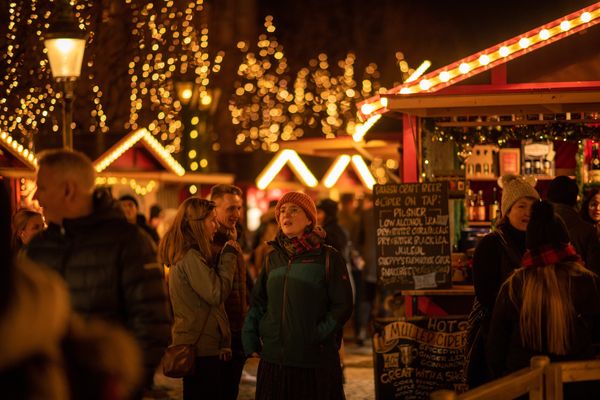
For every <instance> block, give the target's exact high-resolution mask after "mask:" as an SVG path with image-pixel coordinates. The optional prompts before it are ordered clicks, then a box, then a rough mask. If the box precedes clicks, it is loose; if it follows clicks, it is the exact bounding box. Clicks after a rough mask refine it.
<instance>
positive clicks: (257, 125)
mask: <svg viewBox="0 0 600 400" xmlns="http://www.w3.org/2000/svg"><path fill="white" fill-rule="evenodd" d="M264 26H265V28H266V31H267V33H266V34H262V35H260V36H259V38H258V42H257V43H256V47H255V49H254V50H253V51H250V46H249V45H248V44H247V43H245V42H240V43H238V46H237V47H238V48H239V49H240V50H241V51H242V53H243V54H244V59H243V61H242V63H241V64H240V65H239V66H238V72H237V73H238V76H239V79H238V81H236V82H235V95H234V96H233V98H232V100H231V102H230V106H229V110H230V113H231V120H232V123H233V125H234V128H235V130H236V133H237V135H236V141H235V142H236V144H237V145H239V146H242V147H243V148H244V149H245V150H247V151H251V150H255V149H263V150H266V151H272V152H276V151H278V150H279V145H278V143H277V142H278V141H288V140H295V139H298V138H300V137H303V136H305V135H307V134H309V135H313V136H314V135H323V136H325V137H326V138H333V137H337V136H341V135H352V134H354V131H355V127H356V106H355V103H356V100H357V99H359V98H361V97H362V98H366V97H368V96H371V95H373V94H374V93H377V91H378V90H380V89H381V88H380V85H379V83H378V82H377V81H376V79H378V78H379V71H378V69H377V65H376V64H373V63H371V64H369V65H367V67H366V68H365V70H364V73H363V79H362V80H361V82H360V83H359V82H357V81H356V80H355V75H356V74H355V67H354V64H355V61H356V57H355V55H354V54H351V53H349V54H347V56H346V57H345V58H344V59H343V60H340V61H339V62H337V67H338V68H339V71H340V72H339V73H338V74H335V73H333V72H332V71H331V66H332V63H331V62H330V60H329V57H328V56H327V54H324V53H321V54H319V55H318V57H317V58H315V59H312V60H309V62H308V65H307V66H305V67H302V68H300V69H299V70H298V72H297V73H296V74H295V76H293V74H292V72H291V71H290V67H289V65H288V63H287V59H286V57H285V52H284V48H283V46H282V45H281V44H280V43H279V42H278V41H277V40H276V39H275V38H274V37H272V35H269V34H270V33H272V32H274V31H275V30H276V27H275V25H274V23H273V17H271V16H267V17H266V19H265V24H264ZM399 55H401V53H398V54H397V57H400V56H399ZM401 58H402V60H403V55H402V57H401ZM411 72H412V71H411ZM407 73H408V71H407ZM379 106H381V104H379Z"/></svg>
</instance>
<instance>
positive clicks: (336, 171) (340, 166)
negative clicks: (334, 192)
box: [323, 154, 350, 189]
mask: <svg viewBox="0 0 600 400" xmlns="http://www.w3.org/2000/svg"><path fill="white" fill-rule="evenodd" d="M348 164H350V156H349V155H347V154H342V155H340V156H339V157H338V158H337V160H336V161H335V162H334V163H333V165H332V166H331V168H330V169H329V171H327V173H326V174H325V179H323V185H325V187H326V188H328V189H330V188H332V187H333V185H335V183H336V182H337V181H338V179H339V178H340V176H342V173H343V172H344V170H345V169H346V167H347V166H348Z"/></svg>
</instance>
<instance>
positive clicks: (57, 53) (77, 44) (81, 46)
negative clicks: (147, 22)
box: [44, 0, 87, 149]
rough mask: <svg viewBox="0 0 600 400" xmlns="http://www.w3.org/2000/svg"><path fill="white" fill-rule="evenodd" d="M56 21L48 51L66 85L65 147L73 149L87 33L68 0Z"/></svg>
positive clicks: (61, 2) (57, 11) (52, 65)
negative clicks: (78, 82) (75, 103)
mask: <svg viewBox="0 0 600 400" xmlns="http://www.w3.org/2000/svg"><path fill="white" fill-rule="evenodd" d="M55 4H56V8H55V10H54V12H53V13H52V14H54V15H55V17H54V19H53V22H52V23H51V24H50V27H49V28H48V32H46V36H45V38H44V46H45V47H46V51H47V52H48V60H49V61H50V69H51V70H52V76H53V77H54V79H55V80H56V81H57V82H59V83H62V85H63V110H62V117H63V118H62V119H63V147H64V148H66V149H73V132H72V129H71V123H72V121H73V99H74V97H75V93H74V91H73V88H74V85H75V81H76V80H77V78H78V77H79V75H81V64H82V62H83V52H84V50H85V42H86V39H87V35H86V33H85V32H84V31H82V30H81V29H79V24H78V21H77V19H76V18H75V15H74V14H73V9H72V8H71V5H70V4H69V2H68V0H57V1H56V3H55Z"/></svg>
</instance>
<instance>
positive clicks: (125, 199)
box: [119, 194, 140, 208]
mask: <svg viewBox="0 0 600 400" xmlns="http://www.w3.org/2000/svg"><path fill="white" fill-rule="evenodd" d="M119 201H131V202H133V204H135V207H136V208H140V205H139V203H138V201H137V199H136V198H135V197H133V196H132V195H130V194H124V195H123V196H121V197H119Z"/></svg>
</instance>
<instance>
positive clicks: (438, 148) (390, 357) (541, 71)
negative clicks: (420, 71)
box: [359, 2, 600, 398]
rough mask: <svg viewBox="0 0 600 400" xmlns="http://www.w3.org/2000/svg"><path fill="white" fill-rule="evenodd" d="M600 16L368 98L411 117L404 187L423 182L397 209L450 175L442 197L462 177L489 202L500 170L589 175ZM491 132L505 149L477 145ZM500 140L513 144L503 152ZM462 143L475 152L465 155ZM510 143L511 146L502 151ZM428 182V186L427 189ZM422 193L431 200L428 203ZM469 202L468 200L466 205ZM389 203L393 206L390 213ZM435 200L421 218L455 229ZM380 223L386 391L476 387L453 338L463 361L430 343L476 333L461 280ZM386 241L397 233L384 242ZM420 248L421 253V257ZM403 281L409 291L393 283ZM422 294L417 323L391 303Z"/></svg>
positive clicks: (380, 334)
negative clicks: (467, 320) (434, 362)
mask: <svg viewBox="0 0 600 400" xmlns="http://www.w3.org/2000/svg"><path fill="white" fill-rule="evenodd" d="M598 23H600V2H598V3H595V4H593V5H591V6H589V7H586V8H584V9H581V10H578V11H576V12H573V13H571V14H568V15H565V16H563V17H561V18H558V19H556V20H553V21H550V22H549V23H547V24H544V25H542V26H539V27H536V28H534V29H532V30H530V31H528V32H524V33H523V34H521V35H518V36H515V37H512V38H508V39H506V40H504V41H502V42H500V43H498V44H496V45H493V46H490V47H488V48H487V49H484V50H482V51H479V52H476V53H474V54H471V55H469V56H467V57H464V58H461V59H458V60H456V61H455V62H452V63H450V64H448V65H445V66H443V67H441V68H438V69H437V70H435V71H433V72H430V73H428V74H426V75H424V76H422V77H421V78H419V79H417V80H415V81H413V82H409V83H404V84H402V85H399V86H397V87H394V88H392V89H390V90H388V91H387V92H386V93H384V94H380V95H377V96H375V97H372V98H370V99H367V100H365V101H364V102H362V103H361V104H359V108H360V110H361V116H362V119H363V120H365V121H368V120H369V119H370V118H374V117H376V116H378V115H387V116H395V117H397V118H401V119H402V120H403V121H404V131H403V143H402V150H403V157H402V162H403V168H402V182H403V185H397V186H398V187H397V188H395V189H393V190H397V193H407V192H410V193H416V194H413V195H412V197H414V198H416V200H415V199H411V200H407V201H408V203H406V204H403V206H404V207H399V206H398V205H397V206H396V209H398V210H401V212H399V214H403V213H406V212H408V211H410V210H412V209H413V208H414V209H415V210H416V209H417V208H418V207H421V209H425V208H426V207H425V206H424V205H425V204H427V202H433V200H432V198H433V197H432V195H431V193H429V192H430V190H431V189H430V188H429V187H428V186H427V182H432V183H433V182H439V183H440V184H442V183H443V185H447V186H448V189H443V187H440V188H438V189H440V190H439V192H436V193H435V194H436V195H440V194H441V195H442V197H443V196H444V193H446V195H445V196H447V197H446V198H445V199H444V200H443V201H442V203H447V202H448V197H451V196H449V195H448V194H447V193H450V191H452V189H453V188H452V187H451V183H454V184H456V186H455V187H454V189H455V190H456V191H458V192H462V197H463V198H464V196H465V191H466V190H467V189H468V188H469V187H470V188H477V189H479V190H482V192H487V193H485V194H484V197H483V198H482V201H484V202H485V203H489V202H490V201H491V198H492V189H493V188H496V180H497V178H498V176H499V175H501V174H502V173H503V172H507V171H510V172H513V173H523V174H532V175H534V177H535V178H536V179H537V180H538V190H539V191H540V192H541V194H542V195H543V194H544V190H543V189H544V185H545V184H547V183H548V182H549V181H550V180H551V179H552V178H553V177H554V176H556V175H558V174H566V175H572V176H576V177H577V178H578V179H579V180H580V182H581V181H582V180H583V179H584V178H583V179H582V176H584V175H585V173H584V172H585V164H586V163H587V162H588V161H589V149H590V147H591V144H588V145H587V146H586V145H585V144H583V145H581V146H578V143H577V141H578V140H580V139H596V140H597V139H598V138H600V81H598V80H597V79H598V76H600V55H598V54H597V52H596V51H591V49H594V48H595V47H596V46H597V43H599V42H600V29H598V28H597V27H596V26H597V24H598ZM550 44H552V45H551V46H549V45H550ZM486 81H487V82H486ZM481 82H483V83H481ZM432 139H433V140H432ZM525 139H526V140H525ZM569 140H571V142H569ZM490 141H491V142H492V143H491V145H493V146H495V147H494V148H491V149H488V148H483V147H481V148H477V147H475V146H474V145H476V144H481V143H486V142H487V143H489V142H490ZM441 142H447V143H449V146H446V147H443V146H442V145H440V144H439V143H441ZM532 145H538V149H537V150H539V149H540V148H542V149H543V151H542V152H541V154H539V155H537V154H534V153H533V152H532V151H531V147H528V146H532ZM539 145H543V146H539ZM500 146H502V147H503V148H509V150H510V151H509V152H503V151H502V150H501V149H500ZM424 150H426V151H424ZM436 152H440V153H441V154H435V153H436ZM484 152H485V153H486V156H487V157H488V159H485V160H486V161H477V162H478V163H480V164H479V168H478V169H477V168H475V167H476V165H473V167H474V168H473V169H470V168H469V164H470V163H469V157H470V158H471V163H473V160H475V159H477V160H482V159H483V155H484ZM457 153H458V155H459V157H462V158H463V160H460V159H459V160H457V159H456V157H455V155H456V154H457ZM503 154H509V156H505V157H502V155H503ZM534 156H535V157H538V156H539V157H540V158H539V159H537V161H538V162H539V164H538V165H539V167H538V166H532V165H531V164H532V162H531V161H530V157H534ZM464 159H466V162H465V163H464V164H463V165H462V169H461V168H460V163H459V162H456V161H464ZM546 162H547V164H546ZM546 165H547V167H546ZM440 175H449V176H450V177H451V178H453V179H446V181H448V180H449V181H450V183H445V182H442V180H440V179H439V176H440ZM445 178H446V176H445ZM411 182H413V183H412V184H411ZM414 182H423V183H419V184H417V183H414ZM457 182H458V183H457ZM582 183H585V182H582ZM412 185H414V186H412ZM418 185H425V186H421V187H420V188H419V186H418ZM409 188H410V190H409ZM442 189H443V190H442ZM391 190H392V189H390V190H388V189H382V190H378V191H380V192H381V196H380V199H381V200H382V201H384V202H385V204H394V203H393V201H394V200H392V199H394V198H399V197H398V196H397V195H394V194H390V193H392V191H391ZM446 190H448V192H446ZM494 192H496V191H494ZM405 196H406V195H405ZM419 197H423V198H424V199H425V200H424V201H423V202H422V203H419ZM436 199H437V198H436ZM376 201H377V197H376ZM462 202H463V200H459V201H458V204H461V203H462ZM450 203H453V201H452V200H451V201H450ZM454 203H456V201H454ZM431 204H433V203H431ZM440 204H441V203H437V207H442V206H441V205H440ZM407 205H408V207H407ZM415 205H416V206H415ZM467 205H468V204H467ZM385 208H386V207H383V211H380V214H379V218H378V219H379V223H382V222H383V223H385V224H388V226H389V227H391V226H396V225H397V224H400V225H402V224H403V223H404V222H406V221H408V222H410V221H409V220H408V219H407V218H403V217H404V216H405V215H404V214H403V215H402V216H400V215H398V216H397V215H395V214H394V212H395V211H394V209H392V210H391V211H390V210H389V208H390V207H388V210H385ZM442 208H443V207H442ZM407 210H408V211H407ZM384 211H387V214H383V212H384ZM429 211H431V210H429ZM429 211H428V210H426V211H425V213H426V215H423V216H422V218H421V219H419V218H413V219H412V220H414V221H417V220H420V222H419V223H418V225H420V224H422V223H425V224H426V220H427V219H428V218H430V217H431V218H433V217H436V218H433V219H429V220H430V221H432V223H431V224H430V226H432V227H433V228H436V229H437V230H436V232H438V233H439V232H445V231H443V228H442V225H439V226H438V222H439V221H441V220H440V218H439V217H438V216H437V215H436V216H430V215H429V214H427V213H428V212H429ZM436 213H437V214H439V213H440V212H439V211H436ZM486 213H487V211H486V210H485V209H484V210H483V214H482V215H487V216H486V217H485V218H483V221H478V222H481V223H482V224H484V227H485V228H487V229H489V226H490V223H491V222H490V219H492V218H493V217H490V213H487V214H486ZM441 215H442V216H445V215H447V216H448V217H454V219H457V215H459V214H457V213H455V212H453V211H452V207H450V210H449V212H448V214H444V211H443V210H442V211H441ZM450 219H452V218H450ZM408 222H407V223H408ZM462 222H463V221H462V218H460V217H459V218H458V220H456V221H455V223H456V225H459V228H464V227H462V226H460V225H462ZM379 228H380V229H378V237H377V239H378V243H381V245H379V246H378V260H379V261H382V262H383V261H385V265H383V264H379V263H378V264H379V265H378V270H379V286H380V289H382V290H383V291H384V292H385V293H387V294H385V296H386V298H385V299H384V302H383V303H384V304H388V306H387V308H385V309H384V310H382V311H383V314H384V317H385V318H383V319H380V320H379V321H378V322H377V323H378V324H379V325H378V330H377V333H376V335H375V339H374V343H375V350H376V353H377V356H376V377H375V378H376V380H377V384H376V386H377V391H376V392H377V394H378V398H388V397H390V398H391V397H393V396H400V397H401V396H402V393H403V392H402V390H409V389H410V390H412V392H411V393H413V394H414V393H415V392H414V389H415V387H416V386H415V385H417V384H416V383H415V382H416V381H415V379H416V380H417V381H419V382H420V383H419V384H418V385H417V386H419V385H420V386H419V387H420V388H421V389H422V390H421V392H423V393H421V395H422V397H419V396H417V397H416V398H427V395H428V392H430V390H431V389H437V388H443V387H448V385H454V388H453V389H454V390H457V391H459V392H460V391H463V390H465V389H466V386H461V383H460V382H461V374H460V373H454V372H457V371H458V370H457V371H454V372H452V371H450V370H444V367H442V366H443V365H446V366H448V365H449V366H450V367H452V366H455V367H456V368H459V367H460V366H461V363H460V362H456V361H457V360H458V358H460V357H459V355H457V354H455V352H454V351H455V350H456V349H457V347H456V346H450V348H448V349H447V351H448V352H450V353H452V357H454V358H453V360H452V361H451V362H450V361H448V360H445V361H443V362H442V363H441V364H438V367H436V368H434V367H431V365H430V364H428V360H429V359H430V358H428V357H429V356H430V355H431V354H428V352H427V351H425V350H426V349H425V350H424V346H425V347H427V346H428V345H429V344H427V345H425V344H424V343H423V341H422V340H421V339H420V338H423V337H426V336H427V335H431V338H432V340H434V341H435V340H438V339H439V341H440V343H446V341H447V343H450V341H454V342H453V343H454V344H458V347H459V348H460V346H461V345H460V343H464V337H465V336H464V335H465V334H466V332H465V331H464V327H465V325H464V317H465V316H466V315H463V320H462V321H461V320H460V319H453V318H451V314H452V313H453V312H459V311H460V310H458V311H456V309H453V312H452V313H451V312H448V310H447V309H444V300H443V298H444V297H448V294H449V293H452V291H453V290H454V289H457V288H449V287H448V284H447V282H448V281H447V280H445V279H442V277H441V276H439V271H441V270H443V268H442V266H441V265H439V266H438V269H434V270H433V271H435V272H436V274H435V275H431V273H427V274H423V275H421V272H420V271H424V270H425V269H423V267H422V266H421V265H420V264H411V261H410V260H412V259H414V260H415V261H414V262H417V261H419V260H420V259H421V256H422V258H423V259H424V258H425V257H426V256H427V255H428V254H429V253H427V252H426V251H425V249H424V248H422V249H420V250H417V249H416V247H418V246H402V245H401V244H400V243H405V242H406V241H408V240H409V239H411V238H410V237H405V236H403V234H402V233H401V232H404V230H403V229H396V230H393V229H391V228H389V229H387V230H386V229H383V228H385V227H384V226H381V225H380V226H379ZM433 228H432V229H433ZM399 232H400V233H399ZM444 235H445V233H444ZM451 238H452V237H451ZM413 240H414V238H413ZM445 240H446V239H445V238H441V236H440V238H438V239H436V242H437V243H442V244H441V246H440V249H439V250H438V251H439V252H440V253H439V254H444V255H445V254H447V253H446V252H447V248H446V247H444V246H448V244H446V243H445ZM403 241H404V242H403ZM384 242H385V243H396V244H395V245H384V244H383V243H384ZM451 244H452V245H457V242H456V241H452V242H451ZM420 251H422V252H423V253H422V254H421V253H419V252H420ZM433 252H434V251H432V254H433ZM413 253H418V254H419V256H418V257H415V256H414V254H413ZM411 257H412V258H411ZM434 257H435V256H434ZM455 258H457V257H454V256H453V257H449V258H448V259H445V260H444V262H446V263H447V265H446V272H447V273H448V274H450V275H451V274H452V272H453V269H452V260H453V259H455ZM407 260H408V261H407ZM396 261H398V262H396ZM401 261H402V262H401ZM404 261H407V262H408V264H407V263H406V262H404ZM407 271H409V272H410V271H412V272H410V273H408V272H407ZM428 271H431V269H429V270H428ZM384 272H385V274H384ZM407 274H408V275H410V277H409V276H407ZM397 277H405V278H406V279H404V278H403V279H398V278H397ZM409 278H411V279H409ZM396 283H398V284H397V285H396V286H394V284H396ZM394 287H395V288H396V289H397V290H393V288H394ZM440 290H441V291H440ZM459 290H460V292H461V293H457V296H451V297H452V298H457V297H458V295H459V294H460V295H465V294H466V295H468V294H469V292H470V291H471V289H469V288H468V287H467V288H465V287H464V286H462V287H460V289H459ZM432 291H433V292H435V293H436V295H435V296H434V297H435V298H434V297H432V296H431V293H432ZM448 291H450V292H448ZM438 292H439V293H440V294H442V292H443V294H444V296H440V295H437V293H438ZM415 295H416V298H415V297H411V299H410V300H408V299H405V300H408V301H405V304H406V306H407V309H406V311H407V313H406V314H407V315H411V313H413V314H420V315H422V317H416V318H413V319H412V320H411V321H414V322H412V323H409V322H406V321H404V320H398V316H397V315H396V316H395V315H391V314H390V313H389V310H390V309H391V306H389V305H391V304H394V303H402V301H398V299H399V298H400V299H401V298H403V296H415ZM465 306H466V307H464V309H463V313H465V314H466V313H467V312H468V311H469V308H470V307H469V306H470V304H469V302H468V301H467V302H465ZM423 318H424V319H425V322H423V321H422V319H423ZM448 318H450V320H451V321H448ZM441 321H443V322H441ZM438 328H440V329H438ZM415 335H417V336H415ZM455 356H456V357H458V358H456V357H455ZM398 367H400V369H399V370H398ZM409 368H413V369H414V370H419V372H418V373H417V375H419V374H420V376H421V378H422V377H423V376H428V377H430V379H425V380H423V379H420V380H419V378H418V377H417V378H415V374H413V373H409ZM443 370H444V371H443ZM393 371H397V372H396V375H395V379H394V380H393V381H391V380H389V379H388V380H387V381H384V379H383V377H386V379H387V378H389V376H390V373H392V372H393ZM438 372H439V373H441V375H439V374H438ZM446 373H450V376H451V377H452V379H449V380H446V382H441V380H438V381H437V382H436V377H437V376H448V375H445V374H446ZM425 381H428V383H424V382H425ZM407 388H408V389H407Z"/></svg>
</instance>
